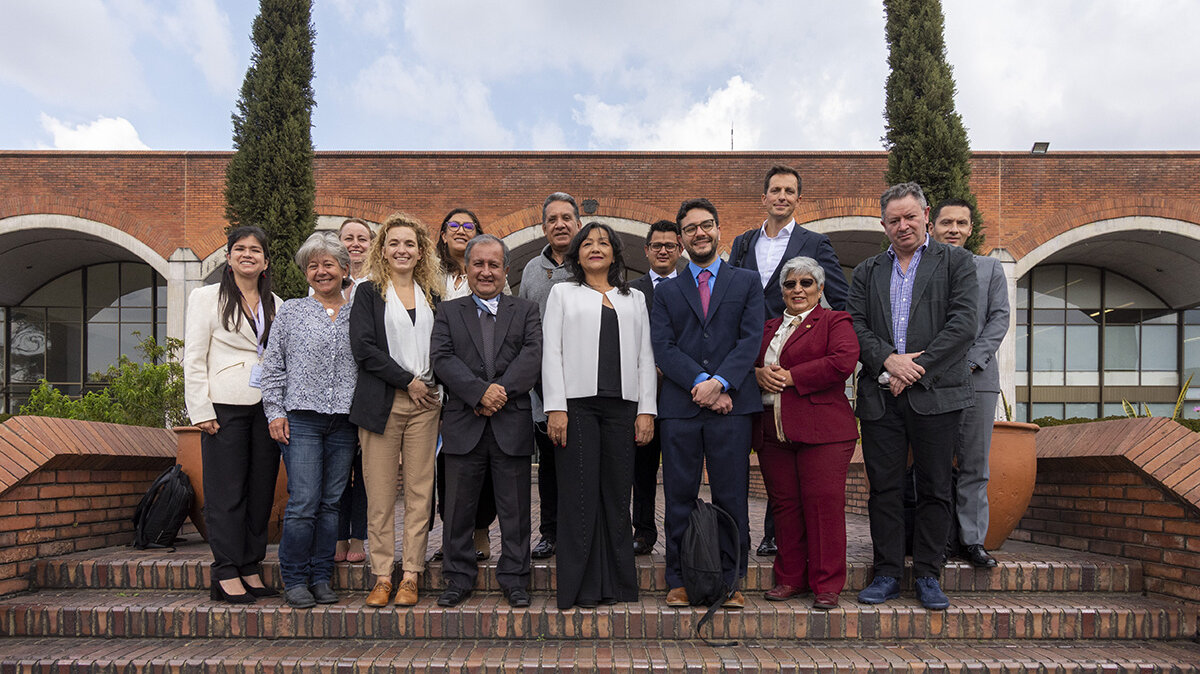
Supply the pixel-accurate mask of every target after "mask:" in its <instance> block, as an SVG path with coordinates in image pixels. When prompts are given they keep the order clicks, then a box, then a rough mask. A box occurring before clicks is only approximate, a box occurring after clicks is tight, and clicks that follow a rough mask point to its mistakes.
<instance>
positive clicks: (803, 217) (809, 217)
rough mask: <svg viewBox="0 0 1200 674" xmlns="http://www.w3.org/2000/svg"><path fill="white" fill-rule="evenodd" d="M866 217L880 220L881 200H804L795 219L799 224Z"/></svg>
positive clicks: (856, 198)
mask: <svg viewBox="0 0 1200 674" xmlns="http://www.w3.org/2000/svg"><path fill="white" fill-rule="evenodd" d="M853 217H865V218H874V219H875V220H878V219H879V200H878V199H864V198H861V197H834V198H832V199H822V198H816V199H802V200H801V201H800V205H799V206H797V207H796V213H795V218H796V222H797V223H799V224H802V225H804V224H807V223H810V222H815V221H817V220H832V219H834V218H853Z"/></svg>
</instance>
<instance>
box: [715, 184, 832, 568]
mask: <svg viewBox="0 0 1200 674" xmlns="http://www.w3.org/2000/svg"><path fill="white" fill-rule="evenodd" d="M801 198H802V197H801V196H800V172H799V171H797V170H796V169H794V168H792V167H790V166H784V165H782V164H776V165H775V166H772V167H771V168H770V169H768V170H767V175H766V177H764V178H763V194H762V205H763V208H765V209H766V210H767V219H766V220H763V223H762V225H761V226H759V227H758V228H756V229H752V230H749V231H746V232H743V233H741V234H739V235H738V236H737V238H735V239H734V240H733V247H732V248H731V249H730V253H729V264H731V265H733V266H735V267H742V268H743V269H749V270H750V271H753V272H755V273H757V274H758V280H759V281H760V282H761V283H762V292H763V300H764V301H765V303H766V312H767V318H768V319H770V318H779V317H780V316H782V315H783V291H782V290H780V288H779V272H780V270H781V269H783V265H784V263H785V262H787V261H788V260H791V259H792V258H794V257H797V256H800V255H803V256H804V257H811V258H812V259H814V260H816V261H817V264H819V265H821V268H822V269H824V270H825V292H824V298H825V301H826V302H828V303H829V306H830V308H832V309H835V310H837V311H842V310H844V309H845V308H846V290H847V288H848V287H849V284H848V283H846V275H845V273H843V272H842V265H841V264H840V263H839V262H838V257H837V253H835V252H834V250H833V244H832V243H830V241H829V237H827V236H825V235H824V234H818V233H817V232H812V231H809V230H807V229H805V228H804V227H801V226H800V225H797V224H796V219H795V217H794V215H795V212H796V206H798V205H799V204H800V200H801ZM775 552H776V547H775V519H774V517H772V515H771V504H770V503H769V502H768V503H767V513H766V515H765V516H764V517H763V538H762V541H761V542H760V543H759V544H758V550H757V551H756V554H758V555H759V556H763V555H773V554H775Z"/></svg>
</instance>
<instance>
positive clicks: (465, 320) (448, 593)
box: [429, 234, 542, 608]
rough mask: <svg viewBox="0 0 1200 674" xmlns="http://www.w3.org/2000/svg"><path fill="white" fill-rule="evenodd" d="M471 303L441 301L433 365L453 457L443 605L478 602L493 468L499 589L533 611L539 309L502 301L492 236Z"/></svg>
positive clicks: (484, 237) (497, 245)
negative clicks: (479, 529) (480, 527)
mask: <svg viewBox="0 0 1200 674" xmlns="http://www.w3.org/2000/svg"><path fill="white" fill-rule="evenodd" d="M466 266H467V283H468V284H469V286H470V288H471V294H470V295H468V296H466V297H460V298H458V299H456V300H449V301H447V302H443V303H442V305H441V307H440V309H439V310H438V314H437V318H436V319H434V324H433V337H432V344H431V346H430V349H429V351H430V360H431V361H432V363H433V370H434V373H435V374H437V377H438V379H439V380H440V381H441V382H442V383H443V384H444V385H445V387H446V392H447V398H446V403H445V405H444V406H443V407H442V422H443V424H444V425H445V427H446V428H452V429H454V432H453V433H446V434H444V435H443V437H442V453H443V454H444V455H445V456H446V503H445V515H444V517H443V524H444V526H443V533H442V552H443V555H444V557H443V558H444V559H445V562H444V565H443V568H442V577H443V578H444V579H445V581H446V589H445V591H443V592H442V595H441V596H440V597H439V598H438V605H439V606H455V605H457V604H459V603H460V602H462V601H463V600H464V599H466V598H467V597H469V596H470V595H471V590H472V588H474V587H475V578H476V575H477V574H478V567H477V566H476V561H475V544H474V540H473V535H474V531H475V510H476V508H477V507H478V505H479V492H480V489H481V488H482V486H483V479H484V476H485V474H486V473H487V469H488V468H489V467H490V468H491V474H492V479H493V480H495V482H496V484H498V485H504V486H505V488H504V489H497V490H496V513H497V514H498V515H499V516H500V561H499V563H497V565H496V580H497V581H498V582H499V583H500V587H501V589H503V591H504V596H505V597H506V598H507V599H508V603H509V604H510V605H512V606H513V607H517V608H520V607H525V606H529V565H530V561H529V559H530V556H529V555H530V552H529V532H530V515H529V509H530V500H531V495H530V484H529V483H530V463H529V458H530V455H532V454H533V417H532V416H531V410H532V406H531V404H530V399H529V391H530V390H531V389H533V385H534V384H535V383H536V382H537V380H538V375H539V374H540V373H541V370H542V324H541V318H540V313H539V312H538V307H537V304H534V303H533V302H531V301H529V300H524V299H520V298H517V297H511V296H509V295H505V294H504V293H503V292H501V291H502V290H503V289H504V281H505V278H506V277H507V276H508V247H507V246H505V245H504V243H503V242H502V241H500V240H499V239H497V238H496V237H494V236H491V235H489V234H480V235H479V236H477V237H475V238H473V239H471V241H470V242H469V243H468V244H467V252H466Z"/></svg>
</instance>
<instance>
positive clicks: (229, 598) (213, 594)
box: [208, 580, 254, 604]
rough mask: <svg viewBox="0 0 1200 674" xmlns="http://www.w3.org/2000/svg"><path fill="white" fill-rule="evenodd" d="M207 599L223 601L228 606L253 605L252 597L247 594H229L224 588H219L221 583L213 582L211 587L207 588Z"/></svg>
mask: <svg viewBox="0 0 1200 674" xmlns="http://www.w3.org/2000/svg"><path fill="white" fill-rule="evenodd" d="M208 597H209V599H212V600H213V601H223V602H226V603H229V604H253V603H254V595H253V594H251V593H249V592H243V593H241V594H229V593H228V592H226V591H225V588H223V587H221V582H220V581H218V580H213V582H212V585H209V586H208Z"/></svg>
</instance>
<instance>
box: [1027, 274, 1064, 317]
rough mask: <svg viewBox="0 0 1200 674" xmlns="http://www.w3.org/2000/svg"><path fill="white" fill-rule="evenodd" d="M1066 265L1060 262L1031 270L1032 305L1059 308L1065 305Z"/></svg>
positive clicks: (1042, 307)
mask: <svg viewBox="0 0 1200 674" xmlns="http://www.w3.org/2000/svg"><path fill="white" fill-rule="evenodd" d="M1065 277H1066V267H1064V266H1063V265H1060V264H1052V265H1047V266H1045V267H1037V268H1036V269H1034V270H1033V307H1034V308H1035V309H1061V308H1062V307H1064V306H1066V282H1065Z"/></svg>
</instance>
